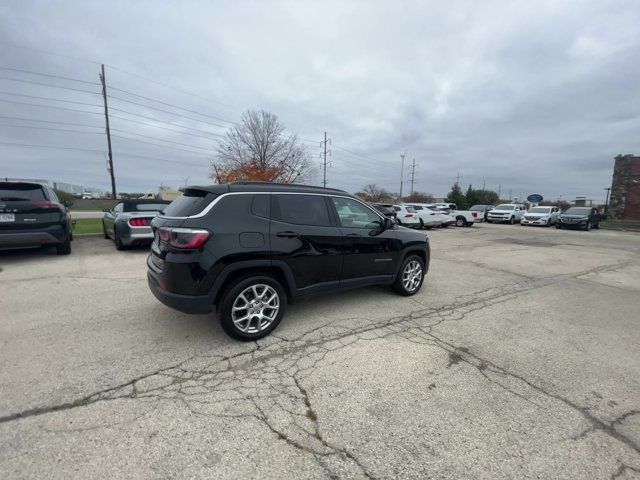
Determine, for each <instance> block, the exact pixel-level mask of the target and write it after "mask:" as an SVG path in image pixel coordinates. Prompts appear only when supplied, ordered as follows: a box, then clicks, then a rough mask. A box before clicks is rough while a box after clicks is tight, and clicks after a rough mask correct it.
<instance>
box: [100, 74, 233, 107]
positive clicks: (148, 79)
mask: <svg viewBox="0 0 640 480" xmlns="http://www.w3.org/2000/svg"><path fill="white" fill-rule="evenodd" d="M108 66H109V68H111V69H112V70H116V71H118V72H121V73H124V74H127V75H131V76H133V77H138V78H141V79H143V80H146V81H147V82H151V83H155V84H157V85H161V86H163V87H165V88H169V89H171V90H175V91H176V92H180V93H182V94H184V95H190V96H192V97H196V98H200V99H202V100H206V101H208V102H212V103H217V104H219V105H223V106H225V107H231V108H235V107H234V106H233V105H229V104H228V103H223V102H220V101H218V100H214V99H212V98H207V97H203V96H202V95H198V94H197V93H192V92H187V91H186V90H180V89H179V88H176V87H173V86H171V85H167V84H166V83H162V82H159V81H157V80H154V79H152V78H149V77H145V76H144V75H140V74H138V73H133V72H129V71H127V70H123V69H122V68H117V67H114V66H113V65H108Z"/></svg>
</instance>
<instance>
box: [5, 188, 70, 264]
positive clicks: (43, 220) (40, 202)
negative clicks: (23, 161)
mask: <svg viewBox="0 0 640 480" xmlns="http://www.w3.org/2000/svg"><path fill="white" fill-rule="evenodd" d="M70 205H71V203H70V202H65V203H62V202H60V200H59V199H58V196H57V195H56V192H54V191H53V189H52V188H51V187H49V186H48V185H42V184H40V183H35V182H14V181H4V182H0V249H13V248H32V247H41V246H45V245H52V246H55V247H56V250H57V251H58V254H59V255H68V254H69V253H71V240H72V239H73V234H72V230H71V229H72V224H71V219H70V217H69V211H68V209H67V207H68V206H70Z"/></svg>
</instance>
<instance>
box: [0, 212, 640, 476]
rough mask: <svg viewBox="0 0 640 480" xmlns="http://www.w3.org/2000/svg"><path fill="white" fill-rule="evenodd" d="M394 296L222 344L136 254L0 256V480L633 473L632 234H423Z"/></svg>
mask: <svg viewBox="0 0 640 480" xmlns="http://www.w3.org/2000/svg"><path fill="white" fill-rule="evenodd" d="M429 236H430V238H431V243H432V263H431V270H430V272H429V275H428V279H427V281H426V283H425V285H424V287H423V289H422V290H421V291H420V293H419V294H418V295H416V296H414V297H411V298H403V297H399V296H396V295H394V294H392V293H391V292H389V291H387V290H386V289H384V288H377V287H376V288H368V289H362V290H356V291H351V292H348V293H344V294H340V295H333V296H330V297H318V298H316V299H314V300H310V301H308V302H305V303H300V304H296V305H291V306H290V307H289V309H288V312H287V315H286V317H285V319H284V321H283V323H282V324H281V325H280V326H279V328H278V329H277V330H276V331H275V334H274V335H272V336H271V337H269V338H267V339H265V340H263V341H260V342H258V343H257V344H256V343H250V344H246V343H239V342H236V341H234V340H231V339H230V338H228V337H227V336H226V335H225V334H224V333H223V331H222V329H221V328H220V326H219V325H218V323H217V322H216V321H215V319H214V318H213V317H210V316H187V315H183V314H180V313H177V312H174V311H172V310H170V309H168V308H166V307H164V306H163V305H162V304H160V303H159V302H158V301H157V300H155V298H154V297H153V296H152V295H151V293H150V292H149V290H148V288H147V285H146V279H145V276H146V265H145V258H146V251H145V250H142V249H138V250H131V251H125V252H117V251H116V250H115V248H114V246H113V243H112V242H110V241H107V240H103V239H102V238H101V237H95V236H94V237H83V238H77V239H76V240H75V241H74V245H73V247H74V251H73V253H72V254H71V256H68V257H59V256H56V255H55V254H54V253H51V252H47V251H36V252H11V253H2V254H0V268H1V269H2V270H1V271H0V292H1V294H0V338H1V339H2V348H1V349H0V364H1V365H2V368H1V369H0V478H3V479H14V478H47V479H69V478H83V479H85V478H109V479H114V478H136V479H143V478H252V477H253V478H258V477H259V478H278V479H280V478H296V479H298V478H323V477H331V478H361V477H369V478H394V477H397V478H487V479H495V478H554V479H556V478H566V479H577V478H590V479H591V478H619V479H622V478H640V328H639V324H640V255H639V254H640V235H639V234H633V233H624V232H614V231H604V230H600V231H592V232H574V231H559V230H556V229H554V228H552V229H545V228H535V227H534V228H530V227H519V226H509V225H485V224H482V225H476V226H474V227H471V228H460V229H453V228H451V229H446V230H440V229H438V230H436V231H433V232H431V233H429Z"/></svg>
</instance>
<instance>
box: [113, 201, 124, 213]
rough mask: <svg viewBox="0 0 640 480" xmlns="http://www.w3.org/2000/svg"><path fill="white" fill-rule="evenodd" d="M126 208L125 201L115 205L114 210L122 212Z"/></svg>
mask: <svg viewBox="0 0 640 480" xmlns="http://www.w3.org/2000/svg"><path fill="white" fill-rule="evenodd" d="M123 210H124V203H119V204H117V205H116V206H115V207H113V211H114V212H118V213H120V212H122V211H123Z"/></svg>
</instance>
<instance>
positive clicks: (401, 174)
mask: <svg viewBox="0 0 640 480" xmlns="http://www.w3.org/2000/svg"><path fill="white" fill-rule="evenodd" d="M405 155H406V153H403V154H402V155H400V158H402V165H401V167H400V197H399V198H398V200H402V178H403V177H404V156H405Z"/></svg>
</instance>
